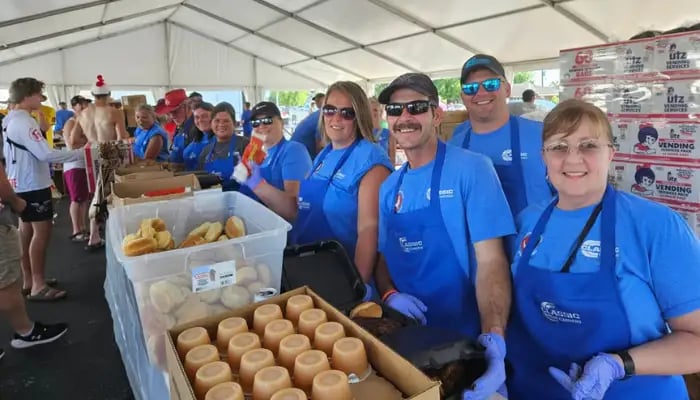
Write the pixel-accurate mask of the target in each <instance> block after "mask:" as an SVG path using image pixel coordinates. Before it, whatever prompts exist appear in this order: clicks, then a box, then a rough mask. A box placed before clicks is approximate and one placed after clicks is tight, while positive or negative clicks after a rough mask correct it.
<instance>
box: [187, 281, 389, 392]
mask: <svg viewBox="0 0 700 400" xmlns="http://www.w3.org/2000/svg"><path fill="white" fill-rule="evenodd" d="M283 308H284V312H283ZM176 349H177V354H178V356H179V358H180V361H181V363H182V365H183V366H184V370H185V373H186V375H187V377H188V378H189V381H190V383H191V385H192V388H193V391H194V393H195V396H196V398H197V399H198V400H214V399H230V400H243V399H244V398H251V399H253V400H287V399H289V400H297V399H298V400H306V399H307V398H311V399H312V400H353V399H357V400H362V396H361V395H358V393H362V391H361V390H360V391H357V390H355V389H357V388H356V387H358V386H360V385H361V384H362V382H364V381H365V380H367V379H368V378H369V377H370V376H371V375H373V374H372V367H371V366H370V364H369V361H368V357H367V353H366V349H365V347H364V343H363V341H362V340H360V339H359V338H355V337H348V336H347V333H346V331H345V328H344V327H343V325H342V324H340V323H338V322H335V321H329V320H328V316H327V314H326V312H325V311H324V310H322V309H320V308H316V307H315V305H314V301H313V298H312V297H311V296H308V295H305V294H300V295H294V296H292V297H290V298H289V299H288V300H287V303H286V304H285V305H284V306H280V305H277V304H263V305H261V306H259V307H257V308H256V309H255V311H254V312H253V318H252V321H249V320H246V319H245V318H241V317H230V318H226V319H224V320H222V321H220V322H219V323H218V326H217V330H216V334H215V336H212V337H210V335H209V332H208V331H207V330H206V329H205V328H203V327H192V328H189V329H186V330H184V331H182V332H181V333H180V334H179V335H178V336H177V340H176ZM372 379H375V380H376V379H382V378H378V377H376V375H374V376H373V378H372ZM385 385H388V386H390V387H391V389H390V391H389V395H388V396H387V395H386V394H382V398H388V399H393V398H396V399H400V398H401V393H400V392H399V391H398V390H396V389H395V388H393V386H391V384H390V383H388V382H385ZM375 393H376V392H375Z"/></svg>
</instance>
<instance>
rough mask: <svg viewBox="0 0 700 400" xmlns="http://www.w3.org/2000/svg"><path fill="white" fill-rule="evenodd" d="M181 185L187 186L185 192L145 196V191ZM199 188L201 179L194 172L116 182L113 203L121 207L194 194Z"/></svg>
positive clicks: (173, 187) (113, 187)
mask: <svg viewBox="0 0 700 400" xmlns="http://www.w3.org/2000/svg"><path fill="white" fill-rule="evenodd" d="M180 187H185V188H186V191H185V193H179V194H171V195H166V196H158V197H143V195H144V193H147V192H150V191H153V190H164V189H175V188H180ZM199 189H200V186H199V180H198V179H197V177H196V176H195V175H192V174H191V175H183V176H177V177H170V178H160V179H149V180H135V181H128V182H120V183H114V184H113V185H112V205H113V206H116V207H120V206H125V205H128V204H137V203H148V202H151V201H162V200H170V199H177V198H181V197H185V196H192V194H193V192H194V191H196V190H199Z"/></svg>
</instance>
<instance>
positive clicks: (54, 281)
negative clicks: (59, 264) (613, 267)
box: [22, 278, 58, 297]
mask: <svg viewBox="0 0 700 400" xmlns="http://www.w3.org/2000/svg"><path fill="white" fill-rule="evenodd" d="M45 282H46V285H47V286H51V287H54V286H56V285H58V279H56V278H48V279H46V281H45ZM31 293H32V288H31V287H28V288H22V296H24V297H27V296H29V295H30V294H31Z"/></svg>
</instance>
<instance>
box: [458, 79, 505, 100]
mask: <svg viewBox="0 0 700 400" xmlns="http://www.w3.org/2000/svg"><path fill="white" fill-rule="evenodd" d="M479 86H481V87H483V88H484V90H486V91H487V92H495V91H496V90H498V89H500V88H501V78H491V79H487V80H485V81H481V82H468V83H463V84H462V92H464V94H466V95H467V96H474V95H475V94H476V92H478V91H479Z"/></svg>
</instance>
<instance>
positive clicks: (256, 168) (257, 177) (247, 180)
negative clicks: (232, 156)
mask: <svg viewBox="0 0 700 400" xmlns="http://www.w3.org/2000/svg"><path fill="white" fill-rule="evenodd" d="M248 167H249V168H250V173H248V169H247V168H246V166H245V165H244V164H243V162H239V163H238V164H237V165H236V166H235V167H234V171H233V176H234V179H235V180H236V181H238V183H240V184H242V185H246V186H248V187H249V188H250V190H255V188H257V187H258V185H260V183H261V182H262V181H264V180H265V179H264V178H263V176H262V169H261V168H260V165H258V164H257V163H255V162H254V161H250V162H249V163H248Z"/></svg>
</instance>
